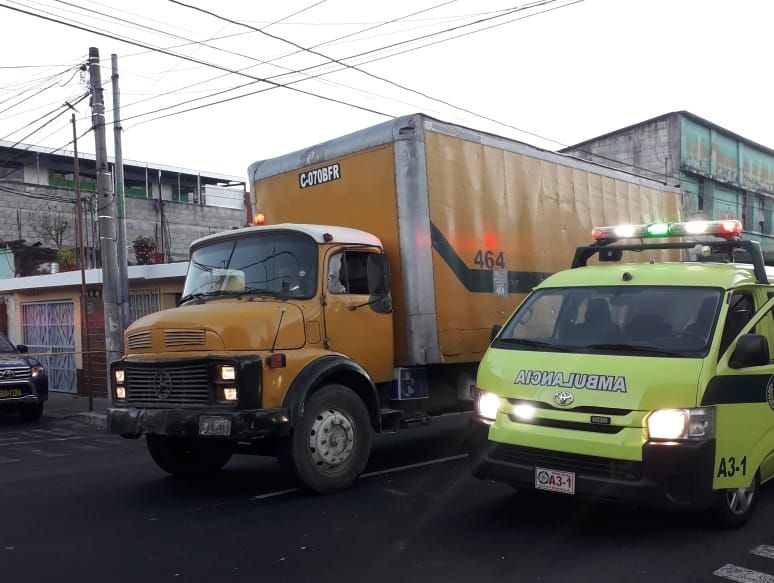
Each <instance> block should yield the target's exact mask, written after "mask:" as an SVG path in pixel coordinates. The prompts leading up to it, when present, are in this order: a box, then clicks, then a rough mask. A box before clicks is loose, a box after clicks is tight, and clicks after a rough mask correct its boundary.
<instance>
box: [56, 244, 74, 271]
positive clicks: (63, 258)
mask: <svg viewBox="0 0 774 583" xmlns="http://www.w3.org/2000/svg"><path fill="white" fill-rule="evenodd" d="M56 261H57V263H59V271H72V270H73V269H75V266H76V262H75V249H59V250H58V251H57V252H56Z"/></svg>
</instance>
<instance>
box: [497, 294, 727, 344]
mask: <svg viewBox="0 0 774 583" xmlns="http://www.w3.org/2000/svg"><path fill="white" fill-rule="evenodd" d="M721 297H722V290H720V289H714V288H696V287H663V286H661V287H655V286H652V287H645V286H642V287H629V286H627V287H613V286H611V287H575V288H561V289H560V288H558V289H542V290H538V291H536V292H535V293H534V294H533V295H532V296H531V297H530V298H528V299H527V301H526V302H525V303H524V304H523V305H522V306H521V307H520V308H519V310H518V311H517V312H516V313H515V314H514V315H513V317H512V318H511V320H510V321H509V322H508V323H507V324H506V325H505V327H504V328H503V330H502V332H501V333H500V335H499V336H498V339H497V340H496V341H495V344H494V346H495V347H496V348H506V349H512V350H547V351H557V352H580V353H590V354H597V353H603V354H625V355H630V356H657V357H664V356H674V357H701V356H705V355H706V354H707V351H708V350H709V344H710V339H711V338H712V331H713V330H714V328H715V322H716V320H717V314H718V311H719V307H720V300H721Z"/></svg>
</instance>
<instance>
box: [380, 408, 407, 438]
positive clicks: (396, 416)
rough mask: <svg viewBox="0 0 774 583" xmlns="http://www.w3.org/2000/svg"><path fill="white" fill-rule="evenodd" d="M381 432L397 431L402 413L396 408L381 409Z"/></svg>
mask: <svg viewBox="0 0 774 583" xmlns="http://www.w3.org/2000/svg"><path fill="white" fill-rule="evenodd" d="M379 416H380V417H381V419H382V433H397V432H398V428H399V427H400V425H401V423H400V422H401V416H402V413H401V411H399V410H398V409H381V410H380V411H379Z"/></svg>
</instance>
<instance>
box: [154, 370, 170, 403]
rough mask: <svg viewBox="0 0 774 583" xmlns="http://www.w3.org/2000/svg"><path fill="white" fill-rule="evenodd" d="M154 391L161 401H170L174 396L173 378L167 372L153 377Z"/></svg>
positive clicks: (161, 372)
mask: <svg viewBox="0 0 774 583" xmlns="http://www.w3.org/2000/svg"><path fill="white" fill-rule="evenodd" d="M153 390H154V391H155V392H156V396H157V397H158V398H159V399H168V398H169V396H170V395H171V394H172V377H171V376H169V373H168V372H167V371H165V370H160V371H158V372H157V373H156V375H155V376H154V377H153Z"/></svg>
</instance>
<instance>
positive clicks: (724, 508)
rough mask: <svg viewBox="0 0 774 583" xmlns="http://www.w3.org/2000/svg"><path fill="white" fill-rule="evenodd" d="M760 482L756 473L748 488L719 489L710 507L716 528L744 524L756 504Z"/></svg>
mask: <svg viewBox="0 0 774 583" xmlns="http://www.w3.org/2000/svg"><path fill="white" fill-rule="evenodd" d="M759 489H760V482H759V479H758V475H757V474H756V475H755V477H754V478H753V481H752V483H751V484H750V486H749V487H748V488H738V489H734V490H721V491H719V492H718V493H717V501H716V502H715V506H713V508H712V524H713V526H715V527H717V528H723V529H733V528H740V527H742V526H744V525H745V524H746V523H747V521H748V520H749V519H750V517H751V516H752V515H753V512H754V511H755V506H756V505H757V504H758V494H759Z"/></svg>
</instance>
